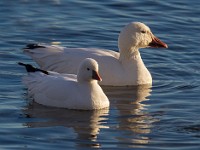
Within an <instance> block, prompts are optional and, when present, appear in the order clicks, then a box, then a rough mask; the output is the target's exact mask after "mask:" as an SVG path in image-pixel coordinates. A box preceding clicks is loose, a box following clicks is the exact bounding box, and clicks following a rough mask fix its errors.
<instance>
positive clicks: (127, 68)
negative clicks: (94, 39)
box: [24, 22, 167, 86]
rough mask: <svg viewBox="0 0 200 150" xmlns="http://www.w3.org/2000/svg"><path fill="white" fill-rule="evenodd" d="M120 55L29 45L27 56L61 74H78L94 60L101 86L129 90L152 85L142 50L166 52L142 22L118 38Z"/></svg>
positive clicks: (44, 67)
mask: <svg viewBox="0 0 200 150" xmlns="http://www.w3.org/2000/svg"><path fill="white" fill-rule="evenodd" d="M118 47H119V53H118V52H115V51H112V50H104V49H97V48H65V47H61V46H55V45H50V46H48V45H40V44H28V45H27V47H25V48H24V52H25V53H26V54H27V55H29V56H31V57H32V59H34V60H35V61H36V62H37V63H38V64H39V66H40V67H41V68H42V69H45V70H52V71H56V72H59V73H76V72H77V69H78V66H79V64H80V62H81V61H82V60H83V59H85V58H87V57H90V58H94V59H95V60H96V61H97V62H98V64H99V66H100V68H99V72H100V74H101V76H102V78H103V81H102V82H101V83H100V84H101V85H110V86H129V85H141V84H152V77H151V74H150V72H149V71H148V69H147V68H146V66H145V64H144V63H143V61H142V58H141V56H140V52H139V48H146V47H154V48H167V44H165V43H164V42H162V41H161V40H159V39H158V38H157V37H156V36H154V35H153V33H152V32H151V30H150V29H149V27H147V26H146V25H145V24H143V23H140V22H132V23H129V24H128V25H126V26H125V27H124V28H123V29H122V31H121V33H120V34H119V38H118Z"/></svg>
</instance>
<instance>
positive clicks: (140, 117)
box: [103, 85, 155, 146]
mask: <svg viewBox="0 0 200 150" xmlns="http://www.w3.org/2000/svg"><path fill="white" fill-rule="evenodd" d="M103 89H104V91H105V93H106V94H107V96H108V97H109V99H110V100H111V105H113V106H114V107H115V108H116V109H117V111H118V113H119V115H118V116H119V117H118V118H117V119H118V127H117V130H120V131H121V134H123V136H122V135H119V136H118V137H116V139H117V140H118V143H119V144H120V143H127V144H128V145H129V144H130V146H135V145H138V144H147V143H149V138H148V134H149V133H150V132H151V126H152V125H151V124H152V122H154V121H155V120H154V119H153V118H152V117H151V116H150V115H149V114H148V111H147V105H145V104H142V102H143V101H146V100H148V99H147V97H148V96H149V95H150V92H151V86H149V85H143V86H134V87H103ZM119 146H120V145H119Z"/></svg>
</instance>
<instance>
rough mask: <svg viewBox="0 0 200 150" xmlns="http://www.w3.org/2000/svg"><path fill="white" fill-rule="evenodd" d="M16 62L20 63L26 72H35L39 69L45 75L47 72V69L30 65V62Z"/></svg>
mask: <svg viewBox="0 0 200 150" xmlns="http://www.w3.org/2000/svg"><path fill="white" fill-rule="evenodd" d="M18 64H19V65H21V66H25V67H26V71H27V72H37V71H40V72H42V73H44V74H46V75H48V74H49V72H48V71H45V70H41V69H38V68H35V67H33V66H32V65H30V64H24V63H21V62H18Z"/></svg>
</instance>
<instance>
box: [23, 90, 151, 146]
mask: <svg viewBox="0 0 200 150" xmlns="http://www.w3.org/2000/svg"><path fill="white" fill-rule="evenodd" d="M103 90H104V91H105V93H106V94H107V96H108V97H109V99H110V102H111V106H110V112H109V109H104V110H95V111H78V110H68V109H59V108H52V107H46V106H42V105H39V104H36V103H33V104H32V105H29V106H27V108H26V109H25V110H24V114H26V115H27V116H28V117H30V118H37V119H36V121H35V119H31V120H34V122H28V123H26V124H25V125H26V126H27V127H52V126H64V127H67V128H72V129H73V130H74V132H75V133H76V134H77V136H76V138H75V139H74V137H73V139H74V143H76V146H77V148H83V147H86V148H91V147H104V144H105V146H107V145H108V143H106V142H105V139H109V138H111V139H114V141H113V142H116V145H117V146H118V147H119V148H121V147H123V145H124V144H125V145H126V146H128V147H136V146H144V145H146V144H148V143H149V140H150V139H149V136H148V134H149V133H150V132H151V126H152V123H153V122H155V119H154V118H153V117H152V116H151V115H150V114H149V113H148V106H147V105H146V104H142V103H143V102H144V101H146V100H148V99H147V97H148V96H149V95H150V92H151V86H136V87H103ZM40 119H41V120H40ZM103 128H106V130H105V131H106V133H107V132H108V133H107V134H106V135H104V137H103V138H101V137H100V138H98V136H99V135H100V134H101V132H100V130H101V129H103ZM110 132H112V133H111V134H109V133H110ZM104 134H105V133H104ZM66 136H67V135H66ZM104 138H105V139H104ZM66 140H67V139H66ZM112 144H113V143H112Z"/></svg>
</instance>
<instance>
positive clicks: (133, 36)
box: [118, 22, 167, 53]
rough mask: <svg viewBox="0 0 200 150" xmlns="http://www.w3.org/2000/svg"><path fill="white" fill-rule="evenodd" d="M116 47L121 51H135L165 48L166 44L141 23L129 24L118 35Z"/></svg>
mask: <svg viewBox="0 0 200 150" xmlns="http://www.w3.org/2000/svg"><path fill="white" fill-rule="evenodd" d="M118 47H119V50H120V53H121V52H122V51H137V50H138V49H139V48H146V47H153V48H167V44H165V43H164V42H162V41H161V40H160V39H158V38H157V37H156V36H155V35H153V33H152V32H151V30H150V28H149V27H148V26H146V25H145V24H143V23H141V22H131V23H129V24H128V25H126V26H125V27H124V28H123V29H122V31H121V32H120V34H119V38H118Z"/></svg>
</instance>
